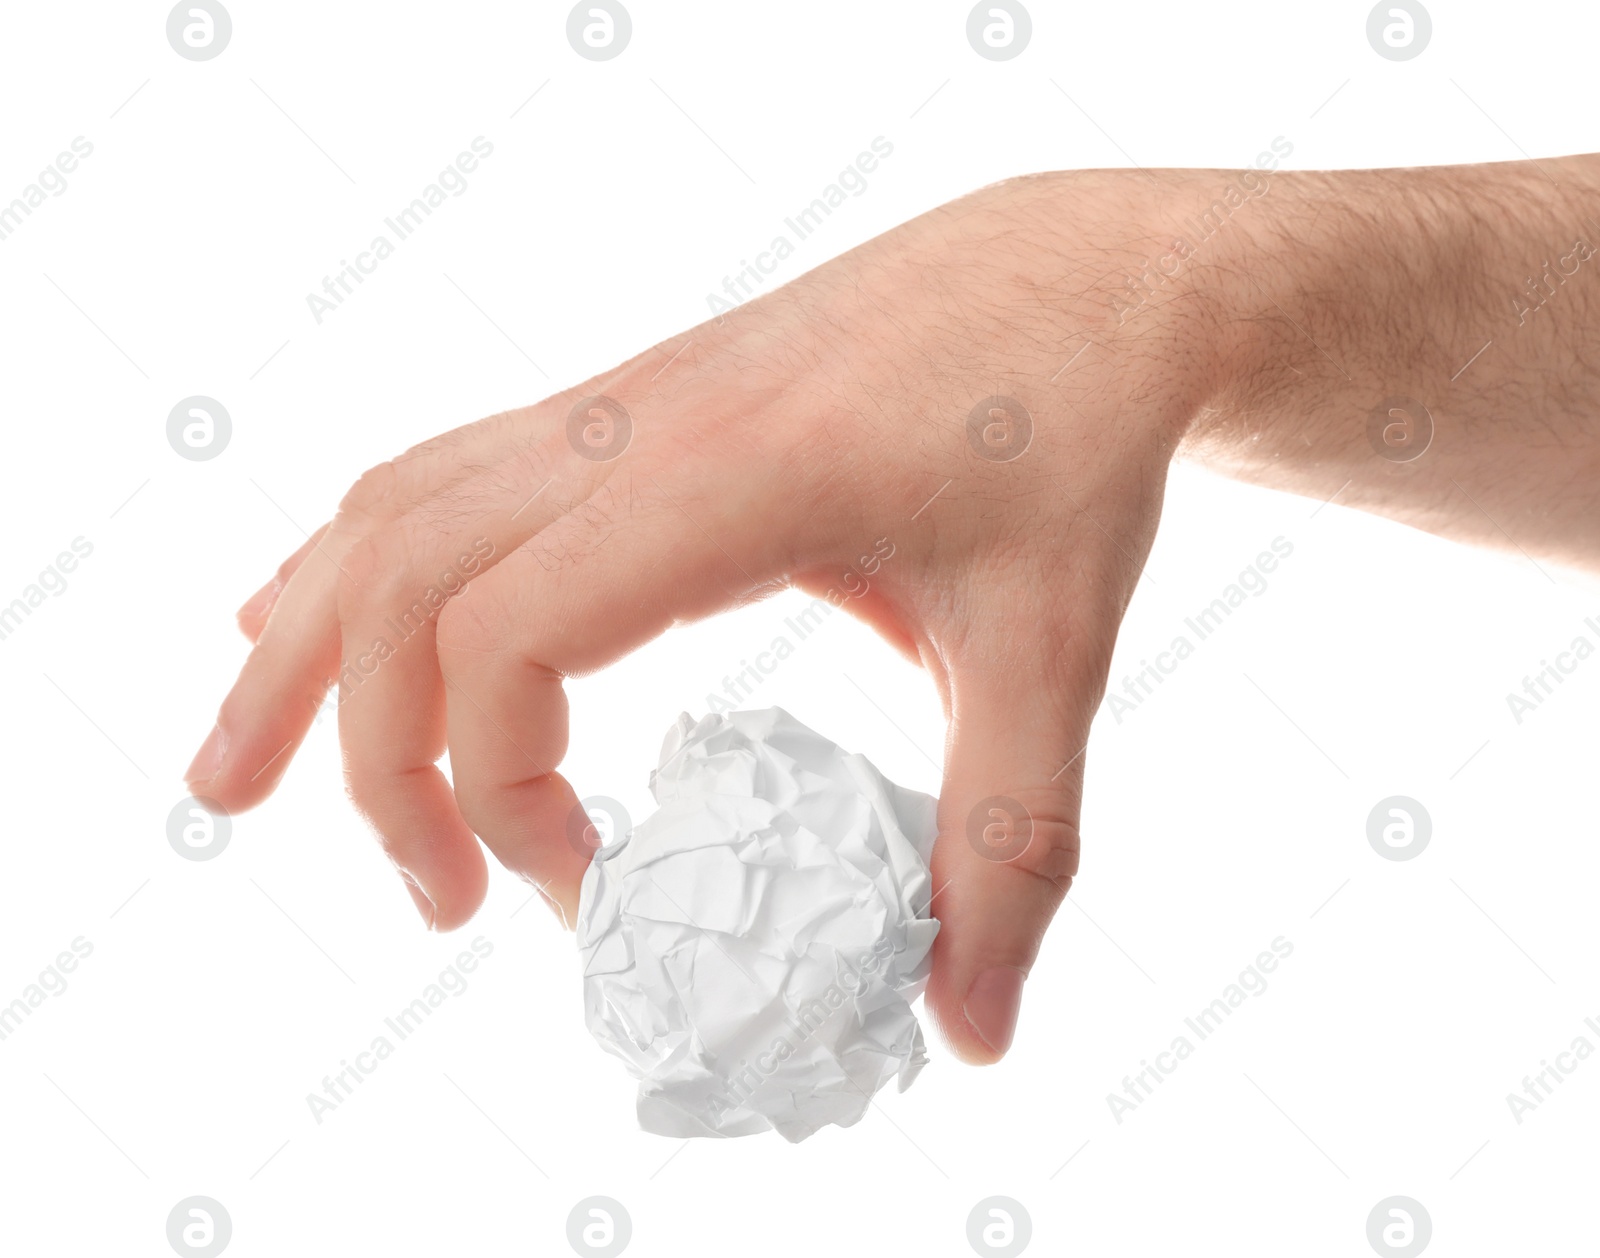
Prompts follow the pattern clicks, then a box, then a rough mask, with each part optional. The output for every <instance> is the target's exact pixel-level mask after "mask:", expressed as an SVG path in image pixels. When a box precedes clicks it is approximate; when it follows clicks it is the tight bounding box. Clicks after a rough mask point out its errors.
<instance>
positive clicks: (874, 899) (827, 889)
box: [578, 708, 939, 1141]
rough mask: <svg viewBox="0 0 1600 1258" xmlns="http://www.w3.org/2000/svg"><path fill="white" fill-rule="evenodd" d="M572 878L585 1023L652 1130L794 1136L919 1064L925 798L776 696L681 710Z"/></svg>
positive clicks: (930, 821)
mask: <svg viewBox="0 0 1600 1258" xmlns="http://www.w3.org/2000/svg"><path fill="white" fill-rule="evenodd" d="M650 789H651V793H652V794H654V796H655V798H656V802H657V803H658V804H659V805H660V808H659V809H658V811H656V812H655V813H653V814H652V815H651V816H650V817H648V818H647V819H646V820H645V821H643V822H642V823H641V824H639V825H638V826H636V827H635V829H634V831H633V833H632V835H631V836H625V837H623V838H620V839H618V840H616V841H614V842H612V843H609V844H607V845H606V846H604V847H602V848H600V849H599V850H598V851H597V852H596V853H595V856H594V860H593V862H592V863H591V864H590V866H589V869H588V871H587V872H586V873H585V875H584V878H583V887H582V892H581V897H580V901H579V907H578V948H579V951H580V953H581V955H582V958H583V990H584V1006H585V1017H586V1019H587V1021H588V1024H589V1029H590V1031H591V1032H593V1034H594V1036H595V1038H596V1039H597V1040H599V1041H600V1044H601V1045H602V1047H604V1048H605V1049H606V1050H607V1051H608V1052H611V1053H614V1054H615V1055H616V1056H618V1057H620V1058H622V1060H623V1061H624V1062H626V1063H627V1066H628V1069H629V1071H630V1072H631V1073H632V1074H633V1075H634V1077H635V1078H637V1079H638V1081H639V1098H638V1111H639V1125H640V1126H641V1127H643V1128H644V1129H645V1130H646V1131H652V1132H656V1133H657V1134H659V1135H664V1136H679V1137H682V1136H748V1135H753V1134H754V1133H756V1132H760V1131H765V1130H767V1129H768V1128H769V1127H770V1128H773V1129H775V1130H776V1131H778V1132H779V1133H780V1134H781V1135H782V1136H783V1137H784V1138H785V1139H786V1140H791V1141H794V1140H804V1139H805V1138H806V1137H807V1136H809V1135H811V1134H812V1133H813V1132H815V1131H816V1130H817V1129H818V1128H820V1127H822V1126H825V1125H826V1124H828V1123H837V1124H838V1125H839V1126H841V1127H848V1126H850V1125H851V1124H852V1123H855V1122H856V1121H858V1120H859V1119H860V1118H861V1117H862V1115H863V1114H865V1113H866V1109H867V1105H868V1104H869V1103H870V1100H871V1098H872V1095H873V1094H874V1093H875V1092H877V1091H878V1089H879V1088H881V1087H883V1086H884V1084H886V1083H887V1082H888V1081H889V1080H890V1079H891V1078H895V1077H898V1078H899V1083H900V1090H901V1091H904V1090H905V1089H906V1088H907V1087H909V1086H910V1084H911V1081H912V1080H913V1079H915V1078H916V1076H917V1073H918V1071H920V1070H921V1069H922V1067H923V1065H924V1064H926V1062H927V1054H926V1051H925V1050H924V1047H923V1041H922V1031H921V1028H920V1027H919V1026H918V1024H917V1019H916V1015H915V1014H914V1013H912V1011H911V1001H913V1000H915V999H916V997H917V996H919V995H920V994H921V993H922V989H923V987H924V986H925V985H926V984H927V980H928V967H929V950H930V948H931V947H932V945H933V940H934V936H935V935H937V934H938V932H939V923H938V922H937V921H936V920H934V919H932V918H930V917H929V915H928V908H929V901H930V899H931V897H932V885H931V881H930V875H929V871H928V863H929V858H930V856H931V854H932V850H933V839H934V832H935V828H936V823H935V816H934V813H935V806H936V805H935V801H934V800H933V799H932V798H931V797H929V796H927V795H923V794H920V793H919V792H917V791H910V790H906V789H904V788H903V787H899V786H896V785H895V784H894V783H893V782H890V781H888V780H887V779H886V778H885V777H884V776H883V775H882V774H880V773H879V772H878V771H877V770H876V769H875V768H873V766H872V765H871V763H869V762H868V761H867V760H866V759H865V758H864V757H862V756H858V755H852V754H850V753H848V752H846V751H844V750H842V749H841V748H840V747H838V746H837V745H836V744H834V743H832V742H830V741H828V740H827V739H826V738H823V737H822V736H821V735H820V734H817V733H814V732H813V731H811V730H809V729H807V728H806V727H805V726H803V725H801V724H800V723H799V722H798V721H796V720H795V719H794V718H793V717H792V716H790V715H789V714H788V713H787V712H784V711H783V710H782V709H781V708H768V709H767V710H765V711H761V712H731V713H727V714H720V715H711V716H707V717H705V718H704V719H703V720H701V721H700V722H698V723H696V722H695V721H694V720H693V719H691V718H690V717H689V715H688V714H687V713H685V714H684V715H682V716H680V717H679V718H678V723H677V725H676V726H674V727H673V729H672V730H671V731H669V732H668V734H667V738H666V741H665V743H664V744H663V745H662V748H661V767H660V768H659V769H657V770H656V771H655V772H653V773H652V774H651V775H650Z"/></svg>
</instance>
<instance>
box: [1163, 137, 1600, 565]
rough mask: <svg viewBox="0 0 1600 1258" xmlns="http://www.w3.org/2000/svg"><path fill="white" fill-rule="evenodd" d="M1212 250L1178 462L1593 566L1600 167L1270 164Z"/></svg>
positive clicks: (1201, 280)
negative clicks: (1196, 398) (1270, 172)
mask: <svg viewBox="0 0 1600 1258" xmlns="http://www.w3.org/2000/svg"><path fill="white" fill-rule="evenodd" d="M1191 221H1194V220H1193V217H1192V216H1191ZM1235 228H1237V230H1234V229H1235ZM1213 239H1214V246H1213V248H1212V250H1211V252H1210V253H1209V254H1207V253H1205V252H1204V246H1202V251H1201V255H1200V257H1199V259H1198V261H1199V263H1200V265H1198V266H1197V267H1196V268H1195V270H1194V272H1193V278H1192V288H1191V289H1190V294H1191V295H1192V296H1194V297H1197V298H1199V299H1200V302H1201V304H1202V306H1203V308H1204V309H1205V310H1206V311H1207V312H1209V313H1210V314H1211V315H1213V316H1214V319H1215V331H1214V335H1215V337H1216V339H1215V341H1214V342H1213V344H1212V354H1213V359H1212V361H1214V362H1215V363H1216V365H1217V373H1218V374H1217V376H1216V379H1215V380H1214V382H1213V388H1212V389H1211V390H1210V391H1209V393H1208V394H1207V396H1206V397H1205V399H1204V401H1203V403H1202V404H1201V405H1200V406H1199V407H1198V408H1197V409H1196V411H1195V413H1194V417H1193V421H1192V424H1191V425H1190V427H1189V428H1188V430H1187V432H1186V435H1185V439H1184V447H1183V452H1184V453H1185V454H1187V455H1188V456H1190V457H1192V458H1194V459H1196V460H1198V461H1199V462H1201V463H1203V464H1206V465H1208V466H1210V467H1212V468H1214V469H1216V470H1218V471H1222V472H1226V473H1228V474H1231V475H1234V476H1237V477H1239V478H1241V479H1244V480H1249V481H1253V482H1256V483H1259V484H1262V485H1267V486H1271V487H1274V488H1280V489H1286V490H1291V491H1294V492H1297V493H1302V494H1306V495H1308V496H1311V497H1314V498H1320V499H1329V498H1336V499H1337V500H1338V501H1339V502H1341V503H1343V504H1345V505H1349V506H1356V507H1361V508H1363V509H1366V510H1369V511H1373V512H1375V513H1378V514H1381V515H1385V516H1389V517H1392V518H1394V519H1396V520H1400V521H1403V522H1405V523H1407V524H1411V525H1414V526H1416V527H1418V528H1423V529H1427V530H1429V531H1431V532H1435V533H1438V534H1441V535H1444V536H1447V537H1452V538H1456V539H1459V540H1462V541H1467V542H1472V543H1478V544H1484V545H1489V546H1494V547H1500V548H1506V549H1511V548H1516V549H1519V550H1522V551H1524V552H1525V553H1527V554H1529V555H1532V556H1537V557H1540V558H1549V559H1553V560H1557V561H1560V562H1566V563H1569V564H1573V565H1577V566H1583V567H1589V568H1593V567H1596V566H1600V512H1597V506H1600V503H1597V497H1600V493H1597V489H1600V156H1581V157H1569V158H1562V159H1556V160H1546V161H1538V162H1513V163H1504V164H1496V165H1484V166H1464V167H1439V168H1431V169H1414V170H1383V171H1345V172H1312V173H1294V174H1278V175H1274V176H1272V177H1271V181H1270V184H1269V186H1268V187H1267V190H1266V191H1265V192H1264V193H1263V194H1261V195H1260V196H1259V197H1257V198H1256V199H1255V201H1254V203H1252V204H1249V205H1247V206H1245V207H1244V209H1242V210H1241V211H1239V212H1237V213H1236V214H1235V215H1234V216H1233V218H1232V219H1231V220H1230V221H1229V222H1228V224H1227V226H1225V227H1223V228H1222V229H1221V230H1219V231H1217V232H1216V233H1215V235H1214V238H1213ZM1180 281H1181V277H1180V280H1174V281H1171V283H1172V284H1174V285H1175V284H1177V283H1179V282H1180Z"/></svg>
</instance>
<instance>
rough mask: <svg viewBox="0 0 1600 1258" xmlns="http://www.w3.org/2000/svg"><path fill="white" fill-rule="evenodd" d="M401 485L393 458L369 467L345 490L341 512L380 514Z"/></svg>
mask: <svg viewBox="0 0 1600 1258" xmlns="http://www.w3.org/2000/svg"><path fill="white" fill-rule="evenodd" d="M399 485H400V471H399V469H398V468H397V467H396V466H395V463H394V461H393V460H392V459H391V460H386V461H384V462H382V463H379V464H378V465H377V466H375V467H369V468H368V469H367V470H366V471H364V472H362V473H361V475H360V476H358V477H357V478H356V482H355V484H353V485H351V486H350V488H349V489H348V490H346V491H345V495H344V497H343V498H341V499H340V500H339V512H340V514H341V515H354V516H370V515H375V514H378V513H379V512H381V511H382V510H383V509H384V507H385V505H386V504H387V503H389V502H390V501H391V500H392V499H393V498H394V497H395V495H396V493H397V491H398V489H399Z"/></svg>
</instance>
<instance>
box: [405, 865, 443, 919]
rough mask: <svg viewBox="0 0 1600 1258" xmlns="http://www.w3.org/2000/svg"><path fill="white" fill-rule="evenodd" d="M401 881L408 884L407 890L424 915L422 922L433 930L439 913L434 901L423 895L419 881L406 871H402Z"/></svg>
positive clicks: (418, 910) (418, 909)
mask: <svg viewBox="0 0 1600 1258" xmlns="http://www.w3.org/2000/svg"><path fill="white" fill-rule="evenodd" d="M400 881H401V882H403V883H405V884H406V890H407V891H409V892H411V899H412V901H413V902H414V903H415V904H416V906H417V912H419V913H421V914H422V920H423V921H424V922H426V923H427V925H428V929H429V930H432V929H433V922H434V917H435V915H436V914H437V912H438V910H436V909H435V908H434V906H433V901H432V900H430V899H428V897H427V896H426V895H425V894H424V893H423V890H422V888H421V887H420V886H418V885H417V880H416V879H415V878H413V877H412V876H411V875H410V874H408V873H406V872H405V871H404V870H401V871H400Z"/></svg>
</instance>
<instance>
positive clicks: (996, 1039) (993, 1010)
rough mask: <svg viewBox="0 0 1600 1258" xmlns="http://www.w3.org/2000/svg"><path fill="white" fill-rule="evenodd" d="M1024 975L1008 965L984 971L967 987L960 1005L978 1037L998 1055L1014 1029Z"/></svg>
mask: <svg viewBox="0 0 1600 1258" xmlns="http://www.w3.org/2000/svg"><path fill="white" fill-rule="evenodd" d="M1027 977H1028V976H1027V975H1026V974H1024V973H1023V972H1022V971H1021V970H1019V969H1017V968H1015V967H1014V966H1009V965H997V966H995V967H994V968H993V969H989V970H985V971H984V972H983V973H982V974H980V975H978V977H977V978H975V979H973V980H972V986H971V987H969V988H967V1003H966V1004H965V1005H963V1006H962V1007H961V1011H962V1012H963V1013H964V1014H966V1016H967V1021H968V1022H970V1023H971V1024H972V1029H973V1030H974V1031H976V1032H977V1033H978V1037H979V1038H980V1039H981V1040H982V1041H983V1042H984V1043H985V1044H987V1045H988V1046H989V1047H990V1048H991V1049H993V1050H994V1051H995V1052H997V1053H1000V1054H1002V1055H1004V1054H1005V1052H1006V1050H1007V1049H1009V1048H1010V1047H1011V1037H1012V1036H1013V1035H1015V1034H1016V1030H1017V1011H1018V1010H1020V1009H1021V1008H1022V983H1023V980H1024V979H1026V978H1027Z"/></svg>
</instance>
